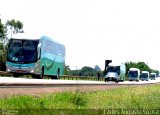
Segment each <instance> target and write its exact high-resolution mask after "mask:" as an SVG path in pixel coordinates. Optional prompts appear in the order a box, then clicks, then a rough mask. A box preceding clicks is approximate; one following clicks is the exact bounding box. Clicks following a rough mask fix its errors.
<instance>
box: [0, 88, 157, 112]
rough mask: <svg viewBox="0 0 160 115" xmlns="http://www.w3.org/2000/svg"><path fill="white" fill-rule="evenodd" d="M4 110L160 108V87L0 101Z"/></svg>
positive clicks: (26, 97)
mask: <svg viewBox="0 0 160 115" xmlns="http://www.w3.org/2000/svg"><path fill="white" fill-rule="evenodd" d="M0 108H1V109H160V85H150V86H137V87H123V88H117V89H112V90H107V91H97V92H90V93H81V92H79V91H75V92H65V93H56V94H45V95H42V96H30V95H23V96H13V97H6V98H1V99H0Z"/></svg>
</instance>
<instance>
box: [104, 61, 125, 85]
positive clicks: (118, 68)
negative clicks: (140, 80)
mask: <svg viewBox="0 0 160 115" xmlns="http://www.w3.org/2000/svg"><path fill="white" fill-rule="evenodd" d="M125 70H126V67H125V64H123V63H122V64H114V63H109V65H108V66H107V68H106V75H105V77H104V78H105V82H106V81H107V82H108V81H115V82H117V83H118V82H119V81H124V80H125Z"/></svg>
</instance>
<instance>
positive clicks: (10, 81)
mask: <svg viewBox="0 0 160 115" xmlns="http://www.w3.org/2000/svg"><path fill="white" fill-rule="evenodd" d="M153 83H160V77H159V78H157V79H156V80H149V81H139V82H136V81H124V82H119V83H115V82H104V81H88V80H51V79H28V78H13V77H0V86H9V85H10V86H11V85H143V84H153Z"/></svg>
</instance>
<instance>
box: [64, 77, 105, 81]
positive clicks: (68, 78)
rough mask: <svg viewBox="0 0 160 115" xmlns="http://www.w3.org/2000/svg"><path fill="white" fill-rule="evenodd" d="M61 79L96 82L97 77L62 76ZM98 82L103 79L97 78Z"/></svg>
mask: <svg viewBox="0 0 160 115" xmlns="http://www.w3.org/2000/svg"><path fill="white" fill-rule="evenodd" d="M61 79H64V80H65V79H66V80H93V81H98V77H86V76H62V77H61ZM99 81H104V78H103V77H100V78H99Z"/></svg>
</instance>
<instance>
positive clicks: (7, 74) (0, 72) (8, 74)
mask: <svg viewBox="0 0 160 115" xmlns="http://www.w3.org/2000/svg"><path fill="white" fill-rule="evenodd" d="M0 75H2V76H13V75H12V74H11V73H8V72H5V71H0Z"/></svg>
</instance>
